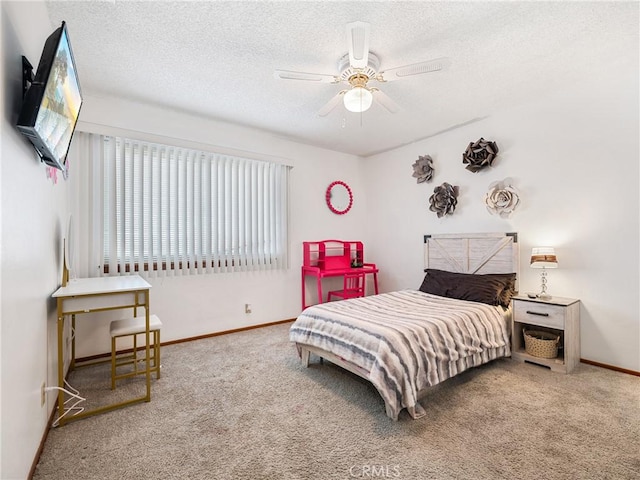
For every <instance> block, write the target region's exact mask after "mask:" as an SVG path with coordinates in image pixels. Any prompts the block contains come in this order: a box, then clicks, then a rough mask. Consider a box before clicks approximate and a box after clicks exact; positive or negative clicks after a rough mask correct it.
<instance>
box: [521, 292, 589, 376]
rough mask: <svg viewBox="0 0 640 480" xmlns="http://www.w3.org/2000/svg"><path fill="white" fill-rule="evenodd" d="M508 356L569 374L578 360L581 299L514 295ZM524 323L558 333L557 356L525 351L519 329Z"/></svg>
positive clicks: (524, 325)
mask: <svg viewBox="0 0 640 480" xmlns="http://www.w3.org/2000/svg"><path fill="white" fill-rule="evenodd" d="M511 306H512V318H513V320H512V323H511V327H512V328H511V357H512V358H513V359H514V360H518V361H521V362H530V363H535V364H537V365H544V366H545V367H549V368H550V369H551V370H553V371H554V372H562V373H569V372H570V371H572V370H573V369H574V368H575V366H576V365H577V364H578V363H579V362H580V300H576V299H574V298H563V297H552V298H551V299H549V300H541V299H539V298H529V297H527V296H521V295H519V296H516V297H513V299H512V301H511ZM527 325H530V326H534V327H542V328H538V330H547V331H551V332H553V333H557V334H559V335H560V343H559V345H558V356H557V357H556V358H541V357H534V356H533V355H529V354H528V353H526V352H525V348H524V337H523V335H522V330H523V328H524V327H526V326H527Z"/></svg>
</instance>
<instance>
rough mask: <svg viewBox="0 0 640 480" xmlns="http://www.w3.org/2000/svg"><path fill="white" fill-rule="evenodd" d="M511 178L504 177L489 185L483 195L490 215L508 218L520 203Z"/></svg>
mask: <svg viewBox="0 0 640 480" xmlns="http://www.w3.org/2000/svg"><path fill="white" fill-rule="evenodd" d="M512 184H513V180H512V179H511V178H505V179H504V180H500V181H497V182H493V183H492V184H491V185H489V191H488V192H487V193H486V195H485V196H484V202H485V203H486V205H487V210H488V211H489V213H491V214H492V215H496V214H497V215H500V216H501V217H502V218H509V217H510V216H511V214H512V213H513V211H514V210H515V209H516V207H517V206H518V204H519V203H520V197H519V193H518V190H517V189H516V187H514V186H513V185H512Z"/></svg>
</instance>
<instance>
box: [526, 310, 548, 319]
mask: <svg viewBox="0 0 640 480" xmlns="http://www.w3.org/2000/svg"><path fill="white" fill-rule="evenodd" d="M527 313H528V314H530V315H538V316H539V317H548V316H549V314H548V313H540V312H533V311H531V310H527Z"/></svg>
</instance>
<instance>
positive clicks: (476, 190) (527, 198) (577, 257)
mask: <svg viewBox="0 0 640 480" xmlns="http://www.w3.org/2000/svg"><path fill="white" fill-rule="evenodd" d="M631 40H633V39H630V41H631ZM633 41H634V42H635V44H632V45H635V47H633V48H631V49H630V51H629V52H621V53H620V54H621V55H623V57H622V58H620V59H619V60H627V61H626V62H625V61H619V62H618V63H617V64H616V65H617V68H611V69H607V68H602V69H601V70H600V71H599V72H594V76H593V77H592V78H588V79H585V81H584V82H583V83H581V84H580V85H575V86H573V87H572V88H571V89H566V90H562V91H559V92H557V94H556V95H554V96H552V97H549V98H537V99H535V101H532V102H530V103H528V104H523V105H521V106H519V107H517V108H513V109H511V110H509V111H505V112H501V113H498V114H494V115H491V116H490V117H489V118H487V119H485V120H483V121H480V122H477V123H473V124H470V125H468V126H465V127H463V128H460V129H457V130H454V131H450V132H448V133H444V134H442V135H439V136H437V137H434V138H431V139H428V140H425V141H421V142H418V143H416V144H414V145H410V146H407V147H404V148H401V149H398V150H395V151H393V152H388V153H385V154H380V155H378V156H376V157H373V158H370V159H367V163H366V165H367V169H366V173H365V182H364V183H365V185H366V188H367V197H368V202H369V214H370V217H369V218H370V221H369V222H368V225H369V226H370V227H369V231H368V233H367V235H366V240H367V246H368V248H369V250H370V251H371V253H372V255H374V257H375V260H376V262H377V263H378V264H379V266H380V267H381V284H382V287H383V289H384V290H385V291H388V290H395V289H399V288H416V287H417V286H419V284H420V281H421V279H422V276H423V273H422V268H423V264H424V261H423V248H422V246H423V245H422V243H421V242H422V238H423V235H424V234H429V233H454V232H492V231H515V232H518V234H519V240H520V254H521V255H520V263H521V271H520V273H521V277H520V278H521V281H520V290H521V291H523V292H527V291H532V292H537V291H539V288H540V276H539V273H540V271H539V270H534V269H531V268H529V266H528V265H529V256H530V254H531V247H533V246H546V245H551V246H554V247H556V253H557V255H558V261H559V268H558V269H557V270H550V271H549V272H548V282H549V291H550V293H551V294H554V295H558V296H563V297H572V298H579V299H581V301H582V303H581V309H580V313H581V346H582V351H581V357H582V358H584V359H588V360H592V361H595V362H600V363H604V364H608V365H613V366H617V367H621V368H625V369H631V370H635V371H640V319H639V304H638V292H639V291H640V284H639V280H638V274H639V264H640V259H639V248H640V247H639V245H640V239H639V228H640V226H639V217H640V211H639V207H638V204H639V202H638V183H639V166H638V164H639V159H640V151H639V145H638V142H639V134H638V131H639V127H640V125H639V120H638V115H639V99H638V86H639V85H640V82H639V73H638V42H637V38H636V39H635V40H633ZM624 55H627V56H624ZM480 137H484V138H485V139H486V140H493V141H496V142H497V144H498V147H499V148H500V154H499V156H498V158H497V159H496V161H495V162H494V164H493V167H491V168H489V169H486V170H485V171H481V172H478V173H471V172H469V171H467V170H465V168H464V166H465V165H463V163H462V153H463V152H464V150H465V149H466V147H467V145H468V144H469V142H472V141H475V140H477V139H479V138H480ZM419 155H431V156H432V157H433V159H434V166H435V175H434V179H433V180H432V182H431V183H427V184H424V183H423V184H417V183H416V180H415V179H414V178H412V177H411V174H412V172H413V170H412V167H411V165H412V163H413V162H414V161H415V160H416V159H417V158H418V156H419ZM505 177H512V178H514V180H515V185H516V187H517V188H519V189H520V192H521V202H522V203H521V205H520V206H519V208H518V209H517V210H516V211H515V213H514V214H513V216H512V217H511V218H510V219H502V218H500V217H496V216H492V215H490V214H489V213H488V212H487V210H486V209H485V207H484V203H483V196H484V194H485V193H486V191H487V189H488V186H489V184H490V183H491V182H493V181H495V180H501V179H504V178H505ZM443 182H449V183H451V184H453V185H458V186H460V196H459V202H458V206H457V209H456V211H455V213H454V214H453V215H451V216H448V217H446V218H441V219H438V218H437V216H436V214H435V213H433V212H430V211H429V202H428V199H429V196H430V195H431V194H432V193H433V188H434V187H435V186H437V185H440V184H441V183H443ZM373 219H375V221H373Z"/></svg>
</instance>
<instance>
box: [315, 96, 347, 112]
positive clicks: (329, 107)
mask: <svg viewBox="0 0 640 480" xmlns="http://www.w3.org/2000/svg"><path fill="white" fill-rule="evenodd" d="M345 92H346V90H342V91H341V92H339V93H337V94H336V95H335V96H333V97H332V98H331V100H329V101H328V102H327V103H325V104H324V106H323V107H322V108H321V109H320V110H318V115H319V116H321V117H326V116H327V115H329V113H330V112H331V111H332V110H333V109H334V108H336V107H337V106H338V104H340V102H341V101H342V96H343V95H344V93H345Z"/></svg>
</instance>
